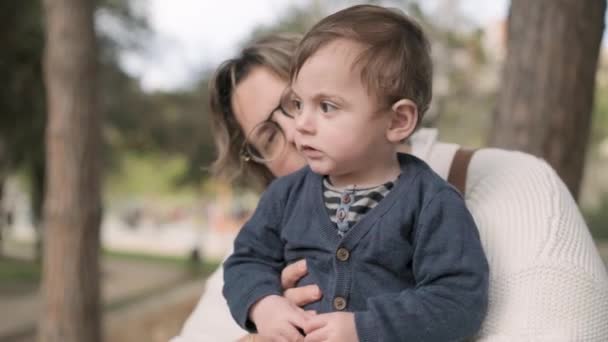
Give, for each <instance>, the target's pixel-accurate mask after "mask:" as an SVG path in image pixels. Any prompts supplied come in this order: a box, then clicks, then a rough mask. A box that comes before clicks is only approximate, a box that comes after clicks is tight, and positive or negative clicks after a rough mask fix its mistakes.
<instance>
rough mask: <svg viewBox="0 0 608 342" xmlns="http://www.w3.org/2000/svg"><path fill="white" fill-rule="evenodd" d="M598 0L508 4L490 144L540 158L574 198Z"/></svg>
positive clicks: (587, 122) (596, 46)
mask: <svg viewBox="0 0 608 342" xmlns="http://www.w3.org/2000/svg"><path fill="white" fill-rule="evenodd" d="M605 13H606V1H605V0H569V1H553V0H539V1H532V2H530V1H526V0H512V1H511V9H510V12H509V24H508V25H509V31H508V54H507V58H506V64H505V67H504V71H503V83H502V87H501V89H500V92H499V94H500V96H499V100H498V104H497V107H496V112H495V115H494V121H493V129H492V131H491V133H490V142H491V144H492V145H494V146H498V147H503V148H510V149H516V150H521V151H526V152H529V153H531V154H534V155H536V156H539V157H542V158H544V159H546V160H547V162H549V164H551V165H552V166H553V167H554V168H555V170H556V171H557V173H558V174H559V175H560V176H561V177H562V179H563V180H564V182H565V183H566V185H567V186H568V188H569V189H570V192H571V193H572V195H573V196H574V198H578V194H579V189H580V184H581V181H582V176H583V168H584V165H585V156H586V150H587V143H588V139H589V134H590V131H591V117H592V110H593V97H594V94H595V81H596V70H597V64H598V63H597V61H598V56H599V51H600V43H601V40H602V33H603V32H604V16H605Z"/></svg>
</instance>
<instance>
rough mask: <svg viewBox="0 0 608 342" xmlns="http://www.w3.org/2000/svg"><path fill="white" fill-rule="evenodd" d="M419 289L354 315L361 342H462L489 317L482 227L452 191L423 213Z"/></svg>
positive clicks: (376, 300)
mask: <svg viewBox="0 0 608 342" xmlns="http://www.w3.org/2000/svg"><path fill="white" fill-rule="evenodd" d="M413 247H414V255H413V259H412V269H413V275H414V279H415V282H416V286H415V288H413V289H408V290H404V291H402V292H400V293H397V294H386V295H381V296H377V297H373V298H369V299H368V309H367V311H364V312H356V313H355V322H356V326H357V333H358V335H359V339H360V340H361V341H460V340H463V339H466V338H470V337H472V336H474V335H475V333H477V331H478V330H479V328H480V326H481V322H482V320H483V317H484V315H485V313H486V306H487V289H488V277H489V276H488V264H487V261H486V258H485V255H484V252H483V249H482V247H481V242H480V240H479V235H478V232H477V228H476V226H475V223H474V221H473V218H472V217H471V214H470V213H469V211H468V210H467V209H466V207H465V204H464V201H463V199H462V198H461V196H460V194H458V193H457V192H456V191H455V190H453V189H452V188H446V189H445V190H442V191H440V192H439V193H438V194H436V195H435V196H434V197H433V199H432V200H431V201H429V203H428V204H427V205H426V206H425V207H424V208H423V209H422V211H421V213H420V216H419V222H418V223H417V227H416V230H415V232H414V237H413Z"/></svg>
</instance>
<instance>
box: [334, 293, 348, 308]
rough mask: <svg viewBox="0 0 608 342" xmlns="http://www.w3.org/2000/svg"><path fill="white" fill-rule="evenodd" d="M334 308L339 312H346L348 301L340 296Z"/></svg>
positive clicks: (335, 301) (335, 299)
mask: <svg viewBox="0 0 608 342" xmlns="http://www.w3.org/2000/svg"><path fill="white" fill-rule="evenodd" d="M334 308H335V309H336V310H339V311H342V310H344V309H345V308H346V299H344V297H340V296H338V297H336V298H334Z"/></svg>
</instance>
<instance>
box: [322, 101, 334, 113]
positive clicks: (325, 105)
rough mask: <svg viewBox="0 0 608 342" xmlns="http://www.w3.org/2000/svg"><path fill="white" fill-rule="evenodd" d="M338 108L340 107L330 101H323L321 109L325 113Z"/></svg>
mask: <svg viewBox="0 0 608 342" xmlns="http://www.w3.org/2000/svg"><path fill="white" fill-rule="evenodd" d="M336 109H338V108H337V107H336V106H335V105H333V104H331V103H329V102H321V110H322V111H323V112H325V113H328V112H333V111H334V110H336Z"/></svg>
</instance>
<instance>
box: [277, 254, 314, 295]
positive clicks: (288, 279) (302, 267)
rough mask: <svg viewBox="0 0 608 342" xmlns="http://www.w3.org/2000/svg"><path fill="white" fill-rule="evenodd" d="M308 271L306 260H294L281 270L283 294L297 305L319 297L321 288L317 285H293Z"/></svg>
mask: <svg viewBox="0 0 608 342" xmlns="http://www.w3.org/2000/svg"><path fill="white" fill-rule="evenodd" d="M307 273H308V269H307V268H306V260H304V259H302V260H300V261H297V262H294V263H293V264H291V265H288V266H287V267H285V268H284V269H283V272H281V286H282V287H283V290H284V292H283V296H284V297H285V298H287V300H289V301H290V302H292V303H293V304H295V305H297V306H304V305H307V304H310V303H312V302H316V301H317V300H319V299H321V296H322V293H321V289H319V287H318V286H317V285H314V284H312V285H306V286H302V287H295V286H296V283H297V282H298V280H300V279H302V277H304V276H305V275H306V274H307Z"/></svg>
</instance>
